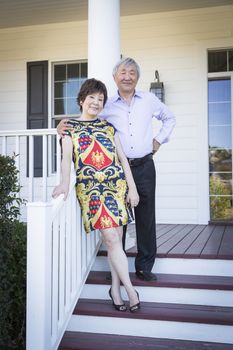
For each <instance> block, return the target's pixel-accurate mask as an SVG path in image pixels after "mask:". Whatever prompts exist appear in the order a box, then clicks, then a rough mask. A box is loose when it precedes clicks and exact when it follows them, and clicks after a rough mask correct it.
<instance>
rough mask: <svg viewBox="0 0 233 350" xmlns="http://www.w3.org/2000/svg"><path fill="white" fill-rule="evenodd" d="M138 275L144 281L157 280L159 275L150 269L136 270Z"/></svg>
mask: <svg viewBox="0 0 233 350" xmlns="http://www.w3.org/2000/svg"><path fill="white" fill-rule="evenodd" d="M136 276H137V277H138V278H140V279H141V280H143V281H156V280H157V277H156V275H155V274H154V273H153V272H150V271H136Z"/></svg>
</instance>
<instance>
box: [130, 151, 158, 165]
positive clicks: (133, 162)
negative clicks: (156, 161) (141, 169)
mask: <svg viewBox="0 0 233 350" xmlns="http://www.w3.org/2000/svg"><path fill="white" fill-rule="evenodd" d="M152 158H153V154H152V153H150V154H147V155H146V156H144V157H142V158H128V162H129V165H130V166H138V165H142V164H144V163H145V162H147V161H148V160H150V159H152Z"/></svg>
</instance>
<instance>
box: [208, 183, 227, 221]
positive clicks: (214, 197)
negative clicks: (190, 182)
mask: <svg viewBox="0 0 233 350" xmlns="http://www.w3.org/2000/svg"><path fill="white" fill-rule="evenodd" d="M210 194H211V197H210V211H211V219H212V220H217V219H227V209H229V208H230V207H231V201H230V199H231V198H230V196H229V194H230V193H229V189H228V187H227V185H225V184H224V183H223V182H222V181H221V179H220V178H218V177H217V176H211V178H210ZM221 195H222V196H228V197H221Z"/></svg>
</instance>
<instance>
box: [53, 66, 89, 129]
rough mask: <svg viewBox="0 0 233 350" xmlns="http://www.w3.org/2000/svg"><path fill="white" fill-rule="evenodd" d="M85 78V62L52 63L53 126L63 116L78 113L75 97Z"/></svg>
mask: <svg viewBox="0 0 233 350" xmlns="http://www.w3.org/2000/svg"><path fill="white" fill-rule="evenodd" d="M86 79H87V62H69V63H54V65H53V123H52V125H53V126H56V124H57V122H58V121H59V120H60V119H62V118H64V117H67V116H68V117H69V116H70V117H75V116H78V115H79V114H80V110H79V107H78V105H77V102H76V99H77V95H78V92H79V90H80V87H81V85H82V83H83V82H84V81H85V80H86ZM56 121H57V122H56Z"/></svg>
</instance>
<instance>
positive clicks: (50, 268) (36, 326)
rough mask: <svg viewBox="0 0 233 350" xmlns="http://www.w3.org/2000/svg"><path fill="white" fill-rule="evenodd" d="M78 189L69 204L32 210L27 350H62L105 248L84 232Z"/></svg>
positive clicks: (97, 238)
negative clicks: (78, 301) (77, 303)
mask: <svg viewBox="0 0 233 350" xmlns="http://www.w3.org/2000/svg"><path fill="white" fill-rule="evenodd" d="M74 185H75V179H74V180H73V181H72V184H71V188H70V193H69V196H68V198H67V200H66V201H64V200H63V196H59V198H57V199H56V200H53V201H52V202H50V203H43V202H34V203H29V204H28V205H27V206H28V232H27V242H28V244H27V350H54V349H57V347H58V345H59V343H60V340H61V338H62V336H63V333H64V331H65V329H66V327H67V324H68V321H69V319H70V317H71V314H72V312H73V309H74V306H75V304H76V302H77V300H78V298H79V296H80V293H81V290H82V287H83V285H84V283H85V281H86V278H87V276H88V273H89V271H90V269H91V265H92V263H93V262H94V259H95V256H96V254H97V251H98V249H99V246H100V244H101V240H100V236H99V233H98V231H96V232H92V233H91V234H90V235H86V233H85V232H84V231H83V229H82V222H81V217H80V208H79V204H78V202H77V198H76V193H75V187H74Z"/></svg>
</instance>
